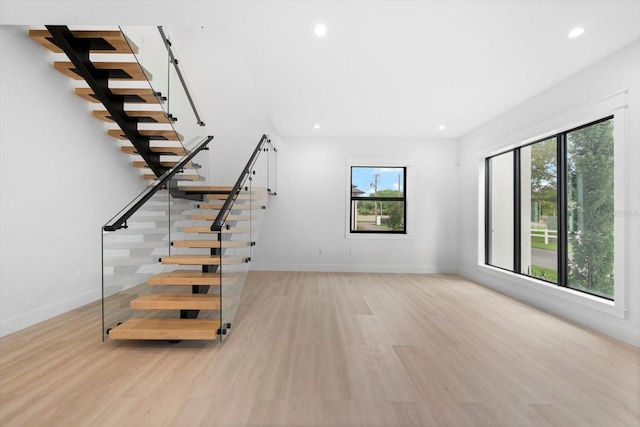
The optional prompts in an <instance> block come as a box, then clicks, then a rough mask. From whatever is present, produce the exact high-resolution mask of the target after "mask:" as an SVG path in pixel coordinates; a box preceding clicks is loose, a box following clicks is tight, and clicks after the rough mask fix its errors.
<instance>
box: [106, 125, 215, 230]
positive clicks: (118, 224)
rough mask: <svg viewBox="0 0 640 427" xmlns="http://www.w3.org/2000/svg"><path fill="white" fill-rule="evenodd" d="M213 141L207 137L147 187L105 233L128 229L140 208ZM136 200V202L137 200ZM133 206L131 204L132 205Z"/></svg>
mask: <svg viewBox="0 0 640 427" xmlns="http://www.w3.org/2000/svg"><path fill="white" fill-rule="evenodd" d="M212 139H213V136H207V137H206V138H205V139H204V140H203V141H202V142H201V143H200V144H198V146H196V147H195V148H194V149H193V150H192V151H190V152H189V154H187V155H186V156H184V157H183V158H182V159H181V160H180V161H179V162H178V163H177V164H176V165H175V166H174V167H172V168H171V169H169V170H168V171H166V172H165V173H164V174H162V176H160V177H159V178H158V179H157V181H155V182H154V183H153V184H152V185H150V186H149V187H147V188H146V189H145V190H144V191H143V192H142V193H140V194H139V195H138V197H136V199H139V200H138V201H137V202H135V203H134V204H133V206H131V207H130V208H129V209H127V211H126V212H124V213H123V214H121V215H120V216H118V218H117V219H116V220H113V218H112V220H111V221H109V222H107V223H106V224H105V225H104V226H103V227H102V229H103V230H104V231H116V230H119V229H121V228H126V225H125V223H126V222H127V220H128V219H129V218H130V217H131V216H132V215H133V214H134V213H136V211H137V210H138V209H140V207H142V206H143V205H144V204H145V203H146V202H147V200H149V199H150V198H151V197H153V195H154V194H156V192H158V191H159V190H161V189H162V188H164V187H165V185H166V183H167V182H168V181H169V180H170V179H171V178H173V176H174V175H175V174H176V173H178V172H180V171H181V170H182V169H184V167H185V165H186V164H187V163H189V161H191V159H193V158H194V157H195V156H196V154H198V153H199V152H200V151H202V150H203V149H205V147H206V146H207V144H209V142H210V141H211V140H212ZM136 199H134V200H136ZM130 204H131V203H130Z"/></svg>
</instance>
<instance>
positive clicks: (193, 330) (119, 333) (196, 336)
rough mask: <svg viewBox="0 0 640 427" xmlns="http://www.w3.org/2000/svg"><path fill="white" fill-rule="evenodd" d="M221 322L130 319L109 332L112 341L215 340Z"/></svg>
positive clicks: (207, 320)
mask: <svg viewBox="0 0 640 427" xmlns="http://www.w3.org/2000/svg"><path fill="white" fill-rule="evenodd" d="M218 328H220V321H219V320H209V319H129V320H127V321H126V322H124V323H123V324H121V325H119V326H116V327H115V328H113V329H111V331H110V332H109V339H112V340H215V339H216V338H217V337H218Z"/></svg>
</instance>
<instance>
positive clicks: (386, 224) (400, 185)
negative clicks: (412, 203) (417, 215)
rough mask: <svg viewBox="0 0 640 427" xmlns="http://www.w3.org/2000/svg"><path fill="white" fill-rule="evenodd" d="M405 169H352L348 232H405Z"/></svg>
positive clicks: (354, 167) (370, 167)
mask: <svg viewBox="0 0 640 427" xmlns="http://www.w3.org/2000/svg"><path fill="white" fill-rule="evenodd" d="M405 195H406V168H405V167H382V166H352V167H351V213H350V223H351V226H350V232H351V233H396V234H398V233H400V234H405V233H406V227H405V221H406V196H405Z"/></svg>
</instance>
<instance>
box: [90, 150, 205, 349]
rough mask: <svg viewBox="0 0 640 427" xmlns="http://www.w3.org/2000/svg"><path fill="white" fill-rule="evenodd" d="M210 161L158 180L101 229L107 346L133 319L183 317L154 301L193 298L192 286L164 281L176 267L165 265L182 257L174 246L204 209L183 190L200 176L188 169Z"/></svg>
mask: <svg viewBox="0 0 640 427" xmlns="http://www.w3.org/2000/svg"><path fill="white" fill-rule="evenodd" d="M207 156H208V152H206V151H199V152H198V153H197V154H196V155H195V156H194V158H193V159H191V161H189V162H188V163H186V165H185V167H184V168H183V169H182V170H183V171H184V172H181V173H176V174H175V175H174V176H173V177H172V178H170V179H169V180H168V181H167V182H165V183H164V185H160V184H159V182H160V180H156V181H155V182H154V183H153V184H152V185H151V186H150V187H149V188H147V189H146V190H145V191H143V192H142V193H141V194H140V195H139V196H138V197H136V198H135V199H134V200H133V201H132V202H131V203H130V204H129V205H127V207H125V209H123V210H122V211H121V212H119V213H118V215H116V216H115V217H114V218H113V219H112V220H110V221H109V222H108V223H107V224H106V225H105V226H104V227H103V231H102V267H103V277H102V295H103V310H102V319H103V328H102V331H103V340H106V338H107V337H108V334H109V332H110V331H111V330H112V329H113V328H115V327H116V326H118V325H119V324H121V323H123V322H126V321H127V320H129V319H132V318H154V319H156V318H178V317H180V313H178V312H177V311H176V310H175V309H172V310H171V309H161V308H158V307H159V305H158V304H157V301H155V300H154V296H155V295H158V294H183V293H191V290H192V288H191V286H190V284H189V283H178V284H176V285H175V286H173V285H171V282H170V281H169V280H167V278H166V277H165V276H166V275H167V274H168V273H171V272H172V271H174V270H176V269H177V266H176V265H175V264H165V261H166V260H167V258H168V257H171V256H174V255H175V254H176V253H177V252H178V249H179V248H177V247H174V246H173V245H172V244H173V242H176V241H178V240H182V239H183V237H184V227H185V226H188V225H190V224H191V223H192V222H193V219H192V216H193V215H194V213H196V212H197V206H198V204H200V203H201V202H200V201H199V200H197V196H193V195H189V193H188V192H187V191H185V189H186V186H188V185H191V183H192V181H191V179H190V177H191V176H192V175H196V176H197V171H196V170H193V169H190V168H191V165H192V163H196V162H197V161H198V160H199V158H200V157H207ZM185 177H186V178H185ZM158 187H159V188H161V189H157V188H158ZM154 190H155V192H154ZM123 217H126V221H124V222H122V218H123ZM163 275H164V276H163ZM185 284H186V285H187V286H184V285H185ZM156 300H157V298H156Z"/></svg>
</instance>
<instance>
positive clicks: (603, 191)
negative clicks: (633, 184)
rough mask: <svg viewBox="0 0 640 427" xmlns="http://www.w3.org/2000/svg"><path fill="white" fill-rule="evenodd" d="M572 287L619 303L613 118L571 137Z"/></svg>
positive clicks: (569, 193)
mask: <svg viewBox="0 0 640 427" xmlns="http://www.w3.org/2000/svg"><path fill="white" fill-rule="evenodd" d="M567 181H568V191H567V192H568V194H567V216H568V218H567V235H568V240H569V251H568V258H569V266H568V267H569V268H568V286H569V287H571V288H575V289H579V290H582V291H586V292H589V293H593V294H596V295H600V296H605V297H608V298H613V256H614V254H613V213H614V205H613V119H609V120H606V121H603V122H599V123H596V124H593V125H590V126H587V127H584V128H581V129H578V130H575V131H573V132H569V133H568V134H567Z"/></svg>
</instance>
